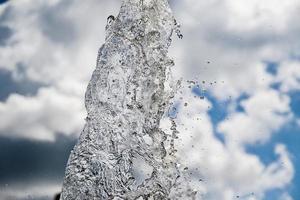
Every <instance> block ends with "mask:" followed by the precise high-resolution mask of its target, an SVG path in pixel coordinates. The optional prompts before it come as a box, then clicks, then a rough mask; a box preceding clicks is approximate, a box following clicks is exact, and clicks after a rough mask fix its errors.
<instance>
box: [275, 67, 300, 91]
mask: <svg viewBox="0 0 300 200" xmlns="http://www.w3.org/2000/svg"><path fill="white" fill-rule="evenodd" d="M275 80H276V81H277V82H280V83H282V84H281V86H280V90H281V91H283V92H289V91H293V90H294V91H295V90H300V63H299V62H296V61H285V62H283V63H281V64H280V66H279V68H278V72H277V76H276V79H275Z"/></svg>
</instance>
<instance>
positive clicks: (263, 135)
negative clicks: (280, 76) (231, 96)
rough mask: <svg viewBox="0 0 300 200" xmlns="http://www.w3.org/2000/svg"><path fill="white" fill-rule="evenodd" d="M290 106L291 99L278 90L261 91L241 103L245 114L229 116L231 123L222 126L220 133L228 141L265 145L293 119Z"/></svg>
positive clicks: (220, 125) (235, 113)
mask: <svg viewBox="0 0 300 200" xmlns="http://www.w3.org/2000/svg"><path fill="white" fill-rule="evenodd" d="M289 103H290V101H289V97H288V96H286V95H281V94H280V93H279V92H278V91H275V90H272V89H269V90H264V91H257V92H256V93H255V94H254V95H253V96H251V97H250V98H249V99H247V100H244V101H242V102H241V106H242V108H243V109H244V112H233V113H232V114H229V116H228V120H226V121H222V122H221V123H220V124H219V125H218V131H219V132H221V133H224V134H225V136H226V139H227V141H228V142H233V141H234V142H236V141H239V143H241V144H255V143H256V142H265V141H267V140H268V139H269V138H270V135H271V134H272V133H274V132H276V131H278V130H279V128H281V126H282V125H283V124H285V123H287V122H288V120H289V119H291V118H292V116H291V115H292V114H291V112H290V107H289Z"/></svg>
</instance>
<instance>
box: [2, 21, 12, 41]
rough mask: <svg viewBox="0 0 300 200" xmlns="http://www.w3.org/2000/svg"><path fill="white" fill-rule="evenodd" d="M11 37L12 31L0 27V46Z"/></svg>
mask: <svg viewBox="0 0 300 200" xmlns="http://www.w3.org/2000/svg"><path fill="white" fill-rule="evenodd" d="M11 35H12V30H11V29H10V28H8V27H6V26H0V46H4V45H5V44H6V41H7V40H8V39H9V38H10V36H11Z"/></svg>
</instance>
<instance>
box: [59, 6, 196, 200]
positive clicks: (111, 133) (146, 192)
mask: <svg viewBox="0 0 300 200" xmlns="http://www.w3.org/2000/svg"><path fill="white" fill-rule="evenodd" d="M173 33H176V34H177V36H178V37H179V38H182V37H183V36H182V35H181V33H180V31H179V25H178V24H177V22H176V20H175V19H174V17H173V14H172V12H171V10H170V8H169V4H168V2H167V0H124V1H123V2H122V6H121V9H120V12H119V15H118V16H117V17H114V16H109V17H108V19H107V26H106V40H105V44H104V45H103V46H102V47H101V48H100V50H99V53H98V58H97V67H96V69H95V71H94V72H93V75H92V78H91V80H90V82H89V85H88V88H87V91H86V96H85V105H86V109H87V112H88V116H87V118H86V124H85V127H84V129H83V131H82V133H81V136H80V138H79V141H78V143H77V145H76V146H75V147H74V149H73V151H72V152H71V155H70V157H69V161H68V165H67V168H66V174H65V179H64V183H63V191H62V195H61V200H98V199H99V200H100V199H101V200H102V199H182V195H183V193H184V195H185V196H189V197H191V198H192V196H193V195H192V193H191V194H187V191H183V189H182V188H183V186H182V184H180V181H179V180H180V177H181V173H180V170H179V168H178V161H177V159H176V148H175V146H174V140H176V137H177V134H178V132H177V131H176V124H175V122H174V121H172V127H171V129H172V131H171V132H172V134H166V133H165V132H163V131H162V130H161V129H160V128H159V127H160V121H161V119H162V117H163V116H164V115H165V113H166V111H167V110H168V107H169V103H170V100H171V99H172V97H173V96H174V92H175V91H174V90H175V89H174V85H176V84H173V83H172V80H171V75H170V67H172V66H173V65H174V63H173V61H172V60H171V59H170V58H169V57H168V56H167V53H168V48H169V46H170V44H171V41H172V40H171V36H172V34H173ZM179 186H180V187H179ZM178 191H181V192H182V193H181V194H179V193H178Z"/></svg>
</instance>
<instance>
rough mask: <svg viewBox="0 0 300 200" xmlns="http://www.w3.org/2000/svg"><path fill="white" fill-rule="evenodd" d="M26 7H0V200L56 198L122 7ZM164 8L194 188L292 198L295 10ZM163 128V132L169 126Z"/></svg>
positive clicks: (256, 1)
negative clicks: (110, 21)
mask: <svg viewBox="0 0 300 200" xmlns="http://www.w3.org/2000/svg"><path fill="white" fill-rule="evenodd" d="M32 2H33V1H32V0H28V1H7V2H6V1H0V60H1V62H0V160H1V162H0V198H1V199H5V200H6V199H7V200H9V199H20V200H21V199H26V198H27V199H28V196H30V197H29V198H30V199H45V200H46V199H51V198H52V196H53V195H54V194H55V193H56V192H58V191H59V190H60V188H61V182H62V179H63V174H64V167H65V164H66V162H67V158H68V154H69V152H70V150H71V148H72V146H73V145H74V144H75V142H76V139H77V138H78V136H79V134H80V132H81V130H82V127H83V125H84V118H85V115H86V112H85V108H84V92H85V89H86V86H87V83H88V81H89V79H90V76H91V73H92V71H93V69H94V67H95V62H96V56H97V55H96V54H97V52H98V48H99V47H100V45H101V44H102V43H103V42H104V38H105V33H104V27H105V24H106V18H107V16H109V15H111V14H114V15H116V14H117V12H118V9H119V6H120V1H119V0H111V1H104V0H100V1H99V0H90V1H89V2H85V3H82V2H81V1H72V0H56V1H43V0H40V1H34V3H32ZM170 2H171V6H172V8H173V10H174V13H175V16H176V18H177V21H178V22H180V23H181V24H182V32H183V34H184V39H183V40H177V39H175V38H174V40H173V45H172V48H171V49H170V56H171V57H172V58H173V59H174V61H175V63H176V66H175V67H174V68H173V69H172V71H173V74H174V79H182V80H183V85H182V88H181V89H180V90H179V92H178V94H177V95H176V97H175V99H174V102H175V105H176V107H177V108H178V113H177V115H176V121H177V124H178V129H179V130H180V138H179V140H178V156H179V157H180V159H181V161H182V163H184V164H185V165H187V166H188V167H189V169H191V170H193V171H191V172H195V174H193V177H194V178H195V179H197V180H199V179H201V180H204V181H201V182H199V181H194V182H193V184H194V186H195V187H197V189H198V190H199V191H200V193H201V194H202V195H203V196H204V199H207V200H214V199H224V200H231V199H236V197H237V196H239V199H245V200H269V199H270V200H277V199H278V200H291V199H293V200H297V199H300V193H299V189H298V188H300V172H299V170H298V169H300V159H299V156H298V154H299V153H300V149H299V142H300V136H299V135H300V60H299V59H298V58H299V57H300V56H299V50H300V41H299V34H300V25H299V23H298V21H297V19H298V18H299V17H300V13H299V12H298V10H297V8H298V7H299V6H300V4H299V2H297V1H294V0H286V1H284V2H282V1H280V0H265V1H260V0H251V1H247V2H244V1H243V2H241V1H236V0H211V1H202V0H201V1H199V0H182V1H170ZM187 80H189V81H195V82H196V83H195V84H192V83H187V82H186V81H187ZM202 96H204V99H203V98H200V97H202ZM185 103H187V104H186V106H185V105H184V104H185ZM161 124H162V128H163V129H164V130H165V131H166V132H167V131H168V130H169V128H168V126H169V124H168V120H163V121H162V123H161ZM196 169H197V170H196ZM193 180H194V179H193Z"/></svg>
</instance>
